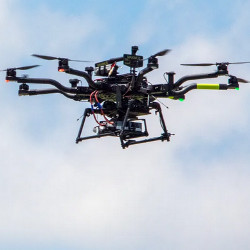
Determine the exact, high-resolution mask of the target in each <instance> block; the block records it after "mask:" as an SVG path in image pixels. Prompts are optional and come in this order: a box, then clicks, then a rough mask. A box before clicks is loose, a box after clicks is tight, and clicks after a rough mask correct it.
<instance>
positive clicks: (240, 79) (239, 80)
mask: <svg viewBox="0 0 250 250" xmlns="http://www.w3.org/2000/svg"><path fill="white" fill-rule="evenodd" d="M237 79H238V82H241V83H250V81H247V80H245V79H242V78H238V77H237Z"/></svg>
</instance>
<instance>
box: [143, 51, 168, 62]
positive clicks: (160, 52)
mask: <svg viewBox="0 0 250 250" xmlns="http://www.w3.org/2000/svg"><path fill="white" fill-rule="evenodd" d="M170 51H171V49H164V50H162V51H159V52H157V53H155V54H154V55H152V56H149V57H148V58H145V59H144V60H143V61H145V60H148V59H149V58H155V57H158V56H165V55H166V54H168V53H169V52H170Z"/></svg>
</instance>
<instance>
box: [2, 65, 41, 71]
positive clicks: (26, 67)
mask: <svg viewBox="0 0 250 250" xmlns="http://www.w3.org/2000/svg"><path fill="white" fill-rule="evenodd" d="M39 66H40V65H31V66H24V67H18V68H9V69H3V70H0V71H8V70H27V69H32V68H36V67H39Z"/></svg>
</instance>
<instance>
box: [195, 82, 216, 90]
mask: <svg viewBox="0 0 250 250" xmlns="http://www.w3.org/2000/svg"><path fill="white" fill-rule="evenodd" d="M197 89H220V84H203V83H197Z"/></svg>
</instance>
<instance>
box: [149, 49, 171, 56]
mask: <svg viewBox="0 0 250 250" xmlns="http://www.w3.org/2000/svg"><path fill="white" fill-rule="evenodd" d="M170 51H171V49H164V50H162V51H159V52H158V53H156V54H154V55H152V56H151V57H157V56H165V55H166V54H168V53H169V52H170Z"/></svg>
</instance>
